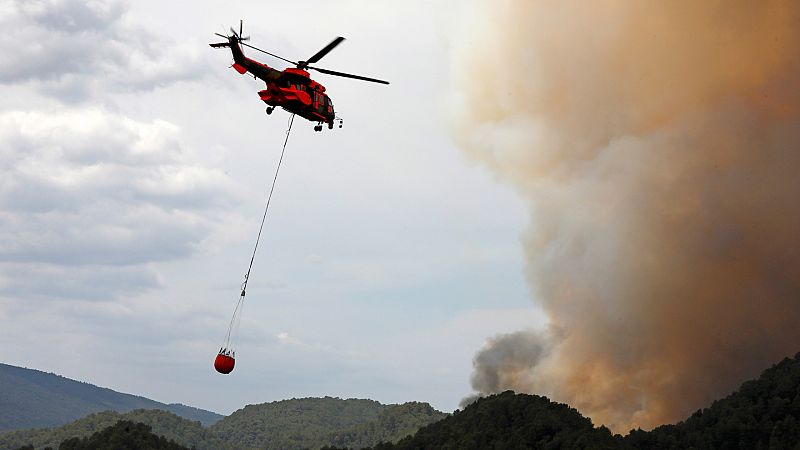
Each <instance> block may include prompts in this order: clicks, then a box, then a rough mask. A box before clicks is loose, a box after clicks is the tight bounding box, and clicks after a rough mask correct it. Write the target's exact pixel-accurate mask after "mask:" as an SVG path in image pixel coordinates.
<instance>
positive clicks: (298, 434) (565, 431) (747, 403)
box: [12, 353, 800, 450]
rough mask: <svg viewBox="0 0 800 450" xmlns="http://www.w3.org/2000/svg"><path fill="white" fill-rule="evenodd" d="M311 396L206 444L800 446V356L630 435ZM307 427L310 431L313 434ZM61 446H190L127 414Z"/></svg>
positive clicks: (514, 405)
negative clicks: (274, 428)
mask: <svg viewBox="0 0 800 450" xmlns="http://www.w3.org/2000/svg"><path fill="white" fill-rule="evenodd" d="M307 400H308V399H300V400H293V401H287V402H278V403H280V404H279V405H278V406H275V405H273V406H272V407H270V408H266V409H265V407H264V406H263V405H257V406H259V407H258V408H251V409H250V410H248V411H247V412H246V413H245V414H239V416H238V417H237V420H235V421H233V422H231V423H229V424H228V425H226V426H227V431H226V432H229V433H232V434H233V435H237V434H242V435H245V436H249V437H248V438H247V439H252V437H253V436H260V437H259V439H256V440H254V441H252V442H253V443H255V442H257V444H255V445H253V443H247V444H243V443H242V441H241V439H237V440H236V441H238V442H234V440H233V439H230V440H227V439H226V440H223V441H224V442H223V441H218V442H215V443H214V444H213V445H212V444H208V443H205V442H199V443H201V444H202V445H207V446H210V448H241V449H244V448H269V449H280V450H299V449H303V448H309V449H319V448H322V450H345V449H368V450H423V449H425V450H433V449H441V450H450V449H452V450H456V449H457V450H473V449H474V450H478V449H481V450H484V449H497V450H514V449H548V450H556V449H563V450H566V449H597V450H604V449H621V450H691V449H697V450H700V449H704V450H705V449H720V450H723V449H724V450H783V449H787V450H800V353H798V354H797V355H796V356H795V357H794V358H793V359H790V358H786V359H784V360H783V361H781V362H780V363H778V364H776V365H774V366H773V367H771V368H769V369H767V370H766V371H764V373H763V374H762V375H761V377H760V378H759V379H757V380H753V381H748V382H746V383H744V384H743V385H742V386H741V387H740V388H739V390H738V391H736V392H734V393H733V394H731V395H729V396H728V397H726V398H724V399H721V400H718V401H715V402H714V403H713V404H712V405H711V406H710V407H708V408H705V409H702V410H699V411H697V412H695V413H694V414H692V416H691V417H689V418H688V419H686V420H684V421H683V422H680V423H677V424H674V425H664V426H660V427H658V428H656V429H654V430H652V431H642V430H633V431H631V432H630V433H629V434H628V435H627V436H621V435H614V434H612V433H611V432H610V431H609V430H608V429H607V428H605V427H602V426H601V427H595V426H594V425H593V424H592V422H591V420H589V419H588V418H586V417H583V416H582V415H581V414H580V413H579V412H578V411H576V410H575V409H573V408H571V407H569V406H568V405H564V404H560V403H555V402H552V401H550V400H548V399H547V398H546V397H541V396H537V395H527V394H515V393H513V392H511V391H508V392H504V393H502V394H497V395H492V396H489V397H484V398H481V399H478V400H477V401H476V402H474V403H472V404H471V405H469V406H468V407H466V408H465V409H464V410H463V411H456V412H455V413H453V414H452V415H450V416H447V417H445V418H443V419H441V420H438V421H436V422H433V423H431V422H432V420H431V419H432V417H437V418H438V416H437V414H439V415H441V413H437V412H435V410H433V409H432V408H430V406H429V405H427V404H419V403H409V404H405V405H394V406H393V407H390V408H378V407H377V405H379V404H377V402H374V403H372V402H370V401H357V402H353V403H350V404H347V406H346V407H344V408H343V407H342V404H337V403H333V402H332V401H333V400H338V399H328V400H326V399H314V401H313V402H308V401H307ZM337 415H338V416H337ZM265 417H266V419H265ZM299 418H302V420H299ZM364 418H369V420H366V421H365V420H364ZM279 419H280V420H279ZM172 420H174V419H172ZM178 420H183V419H179V418H178ZM271 421H276V422H279V426H283V425H286V424H290V425H287V426H289V428H288V430H282V432H277V433H274V434H273V435H272V437H270V436H269V434H268V433H267V434H264V433H262V432H263V431H264V430H265V429H271V428H270V427H269V426H267V427H265V426H264V424H265V423H266V422H271ZM426 421H427V423H430V424H429V425H427V426H423V427H422V428H419V431H417V432H416V433H415V434H413V435H411V433H413V429H415V427H419V426H420V424H423V423H425V422H426ZM195 424H196V425H197V427H198V428H196V430H197V429H200V430H203V428H202V427H199V423H197V422H195ZM291 424H294V425H291ZM303 424H305V425H303ZM333 425H337V426H340V425H347V427H346V430H344V431H342V430H340V431H338V432H335V433H334V434H325V435H324V436H323V434H320V432H321V430H326V429H327V428H326V427H327V426H333ZM212 429H213V427H212ZM303 429H307V430H308V431H309V432H308V433H306V435H304V434H303V431H302V430H303ZM259 433H262V434H261V435H259ZM402 435H408V436H407V437H405V438H402V439H399V440H397V441H396V443H391V442H387V443H377V444H375V441H376V439H377V440H381V438H380V437H381V436H387V437H389V436H394V437H397V436H402ZM227 437H228V438H230V436H227ZM240 438H241V436H240ZM323 438H324V439H323ZM382 440H384V441H388V440H390V439H382ZM326 442H327V443H326ZM265 443H266V444H265ZM309 443H310V444H309ZM365 443H366V444H365ZM202 445H201V446H202ZM192 446H193V447H195V445H192ZM201 446H198V448H200V447H201ZM370 446H371V447H370ZM12 448H13V447H12ZM32 448H33V447H22V449H32ZM58 448H59V450H83V449H97V450H102V449H132V450H133V449H145V448H146V449H169V450H172V449H183V448H187V447H182V446H181V445H179V444H177V443H176V442H175V441H173V440H171V439H168V438H165V437H163V436H156V435H154V434H153V433H152V432H151V428H150V427H149V426H148V425H145V424H141V423H139V424H137V423H134V422H132V421H130V420H122V421H119V422H117V423H116V425H113V426H111V427H108V428H105V429H103V430H102V431H99V432H96V433H94V434H93V435H91V436H90V437H83V438H78V437H75V438H70V439H67V440H64V441H63V442H61V444H60V446H59V447H58Z"/></svg>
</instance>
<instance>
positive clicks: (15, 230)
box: [0, 109, 237, 298]
mask: <svg viewBox="0 0 800 450" xmlns="http://www.w3.org/2000/svg"><path fill="white" fill-rule="evenodd" d="M0 141H2V142H4V143H5V145H4V146H3V148H2V149H0V167H3V172H4V174H3V177H2V181H0V218H2V221H0V262H2V263H4V264H5V265H6V267H5V269H6V273H7V275H6V278H8V277H9V275H8V274H9V273H11V274H13V275H12V278H14V279H15V280H16V279H17V278H31V277H33V278H38V277H46V278H48V279H57V280H59V281H58V282H57V283H55V284H51V285H49V287H48V288H47V289H45V292H50V293H51V294H52V295H53V296H55V297H63V296H69V295H75V296H80V297H81V298H91V297H94V294H92V293H91V292H89V291H90V290H91V289H93V288H95V287H96V288H97V289H100V288H102V289H103V291H104V292H109V290H108V289H107V286H106V287H104V286H103V285H104V284H106V282H108V283H112V284H115V285H116V287H115V288H114V289H110V292H111V293H112V294H113V293H119V292H124V291H127V292H136V291H137V290H140V289H143V288H149V287H154V286H157V285H158V281H157V279H156V277H155V276H154V274H153V273H152V271H151V269H149V268H147V267H145V266H144V265H145V264H147V263H152V262H158V261H172V260H176V259H180V258H185V257H187V256H189V255H191V254H192V253H193V252H194V251H195V250H196V249H197V248H198V246H200V245H201V244H202V242H203V241H204V240H205V239H206V238H208V237H209V236H210V235H211V234H212V233H214V232H215V230H216V229H217V228H218V226H219V224H218V221H219V220H220V219H219V217H220V214H219V212H220V211H223V210H226V209H228V208H229V205H231V203H233V202H235V201H236V199H237V189H236V186H235V185H234V183H233V182H232V180H230V179H229V178H228V177H227V176H226V175H224V173H222V172H221V171H220V170H218V169H215V168H212V167H207V166H204V165H202V164H200V163H198V162H196V161H194V160H193V157H192V154H191V153H190V152H189V151H188V150H187V149H186V148H185V147H184V145H183V144H182V142H181V137H180V130H179V129H178V128H177V127H176V126H174V125H171V124H169V123H166V122H163V121H158V120H156V121H153V122H149V123H143V122H137V121H134V120H132V119H129V118H127V117H124V116H121V115H118V114H113V113H108V112H105V111H102V110H99V109H82V110H67V111H59V112H53V113H40V112H19V111H12V112H6V113H2V114H0ZM77 266H88V267H93V268H92V269H87V268H81V267H77ZM114 266H123V267H121V268H114ZM131 266H136V267H133V268H132V267H131ZM26 272H29V273H27V275H28V276H27V277H26V276H25V275H26ZM92 276H96V277H97V278H98V279H97V280H96V282H93V283H90V282H88V279H89V278H91V277H92ZM22 286H23V284H20V283H19V282H17V281H13V280H12V281H10V282H9V281H6V282H5V283H4V287H3V288H2V291H3V292H5V293H7V294H15V295H25V294H31V293H38V294H42V293H43V292H42V291H41V289H38V290H37V289H32V288H30V287H27V288H23V287H22ZM81 286H82V287H81Z"/></svg>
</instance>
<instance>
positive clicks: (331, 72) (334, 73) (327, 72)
mask: <svg viewBox="0 0 800 450" xmlns="http://www.w3.org/2000/svg"><path fill="white" fill-rule="evenodd" d="M308 68H309V69H313V70H316V71H318V72H322V73H324V74H326V75H334V76H337V77H345V78H353V79H356V80H362V81H371V82H373V83H380V84H389V82H388V81H383V80H379V79H377V78H369V77H362V76H361V75H353V74H351V73H344V72H337V71H335V70H328V69H321V68H319V67H311V66H308Z"/></svg>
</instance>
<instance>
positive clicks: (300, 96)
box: [209, 21, 389, 131]
mask: <svg viewBox="0 0 800 450" xmlns="http://www.w3.org/2000/svg"><path fill="white" fill-rule="evenodd" d="M231 33H232V34H231V36H225V35H222V34H219V33H214V34H216V35H217V36H219V37H222V38H225V39H227V40H228V41H227V42H221V43H217V44H209V45H210V46H212V47H214V48H221V47H230V49H231V53H233V62H234V63H233V68H234V69H236V71H237V72H239V73H241V74H242V75H244V74H245V73H247V72H250V73H251V74H252V75H253V76H254V77H255V78H260V79H262V80H264V81H265V82H266V83H267V88H266V89H264V90H263V91H259V92H258V95H259V96H260V97H261V100H263V101H264V103H266V104H267V105H269V106H267V114H272V111H274V110H275V107H276V106H280V107H281V108H283V109H285V110H286V111H289V112H290V113H293V114H297V115H298V116H301V117H304V118H306V119H308V120H310V121H311V122H317V125H316V126H314V131H322V126H323V124H328V128H329V129H333V124H334V122H338V123H339V128H341V127H342V119H341V118H339V117H336V113H335V112H334V109H333V103H332V102H331V99H330V97H328V95H327V94H326V93H325V86H323V85H321V84H319V83H317V82H316V81H314V80H312V79H311V76H310V75H309V73H308V71H307V69H311V70H316V71H318V72H321V73H324V74H327V75H335V76H338V77H347V78H354V79H356V80H363V81H371V82H373V83H381V84H389V82H388V81H383V80H378V79H375V78H368V77H362V76H360V75H353V74H349V73H343V72H336V71H333V70H328V69H323V68H321V67H313V66H310V65H309V64H314V63H316V62H317V61H319V60H320V59H322V57H323V56H325V55H327V54H328V52H330V51H331V50H333V49H334V48H336V46H337V45H339V44H341V43H342V41H344V38H343V37H341V36H340V37H337V38H336V39H334V40H333V41H331V43H330V44H328V45H326V46H325V47H324V48H323V49H322V50H320V51H318V52H317V53H315V54H314V55H313V56H312V57H310V58H308V60H306V61H297V62H295V61H291V60H289V59H286V58H283V57H281V56H278V55H275V54H273V53H270V52H268V51H265V50H261V49H260V48H257V47H254V46H252V45H250V44H246V43H244V42H243V41H246V40H248V39H250V37H249V36H248V37H243V36H242V21H239V32H238V33H237V32H236V30H234V29H233V28H231ZM241 45H243V46H245V47H250V48H252V49H254V50H258V51H259V52H262V53H265V54H267V55H270V56H273V57H275V58H278V59H280V60H283V61H286V62H288V63H291V64H294V65H295V67H290V68H287V69H284V70H282V71H281V70H276V69H273V68H272V67H269V66H268V65H266V64H263V63H260V62H258V61H255V60H252V59H250V58H248V57H246V56H244V53H243V52H242V48H241Z"/></svg>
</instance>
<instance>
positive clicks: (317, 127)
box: [314, 125, 322, 131]
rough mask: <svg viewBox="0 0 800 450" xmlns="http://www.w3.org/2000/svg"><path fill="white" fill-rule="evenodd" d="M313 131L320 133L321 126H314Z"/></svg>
mask: <svg viewBox="0 0 800 450" xmlns="http://www.w3.org/2000/svg"><path fill="white" fill-rule="evenodd" d="M314 131H322V125H314Z"/></svg>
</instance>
